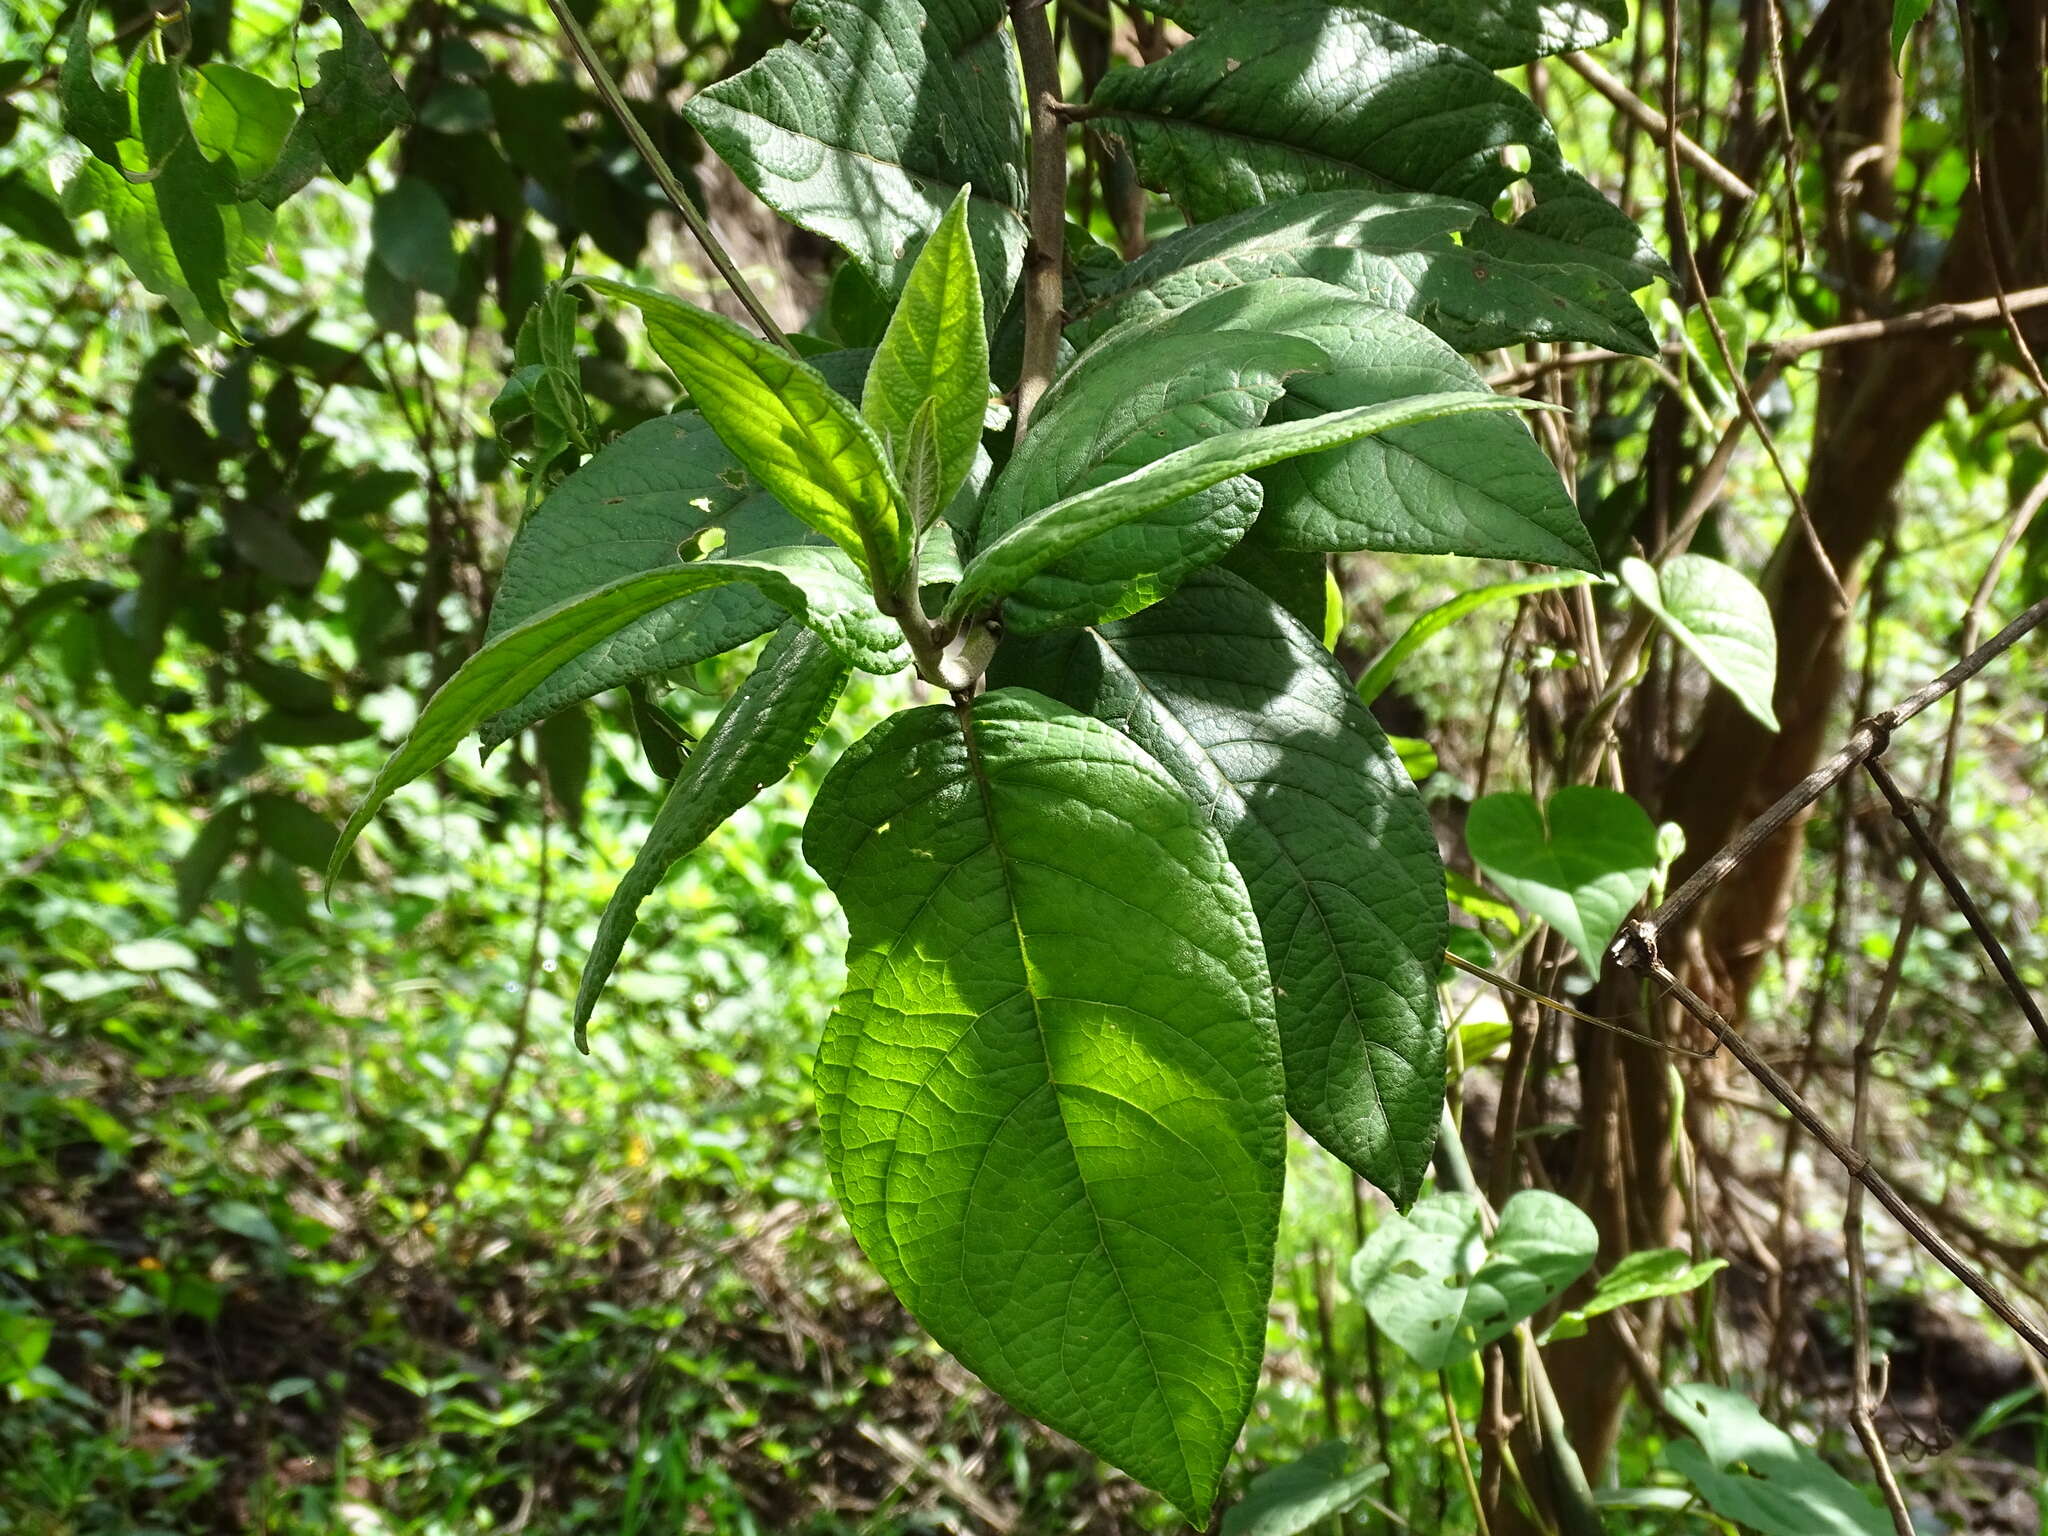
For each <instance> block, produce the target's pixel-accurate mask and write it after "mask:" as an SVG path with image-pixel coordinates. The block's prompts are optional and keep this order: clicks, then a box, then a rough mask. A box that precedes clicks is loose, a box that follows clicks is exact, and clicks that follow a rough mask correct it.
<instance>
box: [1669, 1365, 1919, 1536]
mask: <svg viewBox="0 0 2048 1536" xmlns="http://www.w3.org/2000/svg"><path fill="white" fill-rule="evenodd" d="M1664 1407H1665V1408H1666V1410H1668V1411H1669V1412H1670V1413H1671V1415H1672V1416H1673V1417H1674V1418H1676V1419H1677V1420H1678V1421H1679V1423H1681V1424H1683V1425H1684V1426H1685V1427H1686V1428H1687V1429H1689V1430H1691V1431H1692V1432H1693V1434H1694V1435H1695V1436H1697V1437H1698V1438H1697V1440H1674V1441H1672V1442H1671V1443H1670V1444H1669V1445H1667V1446H1666V1447H1665V1448H1664V1460H1665V1462H1666V1464H1667V1465H1669V1466H1670V1467H1671V1469H1672V1470H1673V1471H1674V1472H1676V1473H1678V1474H1679V1475H1680V1476H1681V1477H1683V1478H1685V1479H1686V1481H1688V1482H1689V1483H1691V1484H1692V1485H1693V1487H1695V1488H1697V1489H1698V1490H1699V1491H1700V1497H1701V1498H1703V1499H1705V1500H1706V1503H1707V1507H1708V1508H1710V1509H1712V1510H1713V1511H1714V1513H1715V1514H1717V1515H1720V1516H1721V1517H1722V1518H1724V1519H1726V1520H1731V1521H1735V1522H1738V1523H1740V1524H1741V1525H1742V1526H1743V1527H1744V1528H1745V1529H1747V1530H1751V1531H1756V1532H1758V1533H1760V1536H1890V1532H1891V1531H1892V1529H1893V1527H1892V1522H1891V1519H1890V1517H1889V1516H1887V1515H1886V1514H1885V1512H1884V1510H1883V1508H1882V1507H1881V1506H1880V1505H1879V1504H1878V1503H1877V1502H1876V1500H1875V1497H1874V1490H1866V1489H1864V1488H1862V1487H1859V1486H1858V1485H1857V1484H1855V1483H1852V1482H1850V1481H1849V1480H1848V1479H1847V1478H1846V1477H1844V1476H1842V1474H1841V1473H1839V1472H1837V1471H1836V1470H1835V1469H1834V1468H1833V1467H1831V1466H1829V1465H1828V1464H1827V1463H1826V1462H1825V1461H1822V1460H1821V1459H1820V1457H1819V1456H1817V1455H1815V1454H1814V1452H1813V1451H1811V1450H1809V1449H1808V1448H1807V1447H1806V1446H1804V1445H1801V1444H1800V1443H1799V1442H1798V1441H1797V1440H1794V1439H1793V1438H1792V1437H1791V1436H1790V1435H1788V1434H1786V1433H1785V1431H1784V1430H1782V1429H1780V1428H1778V1426H1777V1425H1775V1424H1773V1423H1771V1422H1770V1420H1768V1419H1766V1418H1765V1417H1764V1416H1763V1415H1762V1414H1761V1413H1759V1412H1757V1408H1756V1404H1754V1403H1752V1402H1751V1401H1749V1399H1748V1398H1746V1397H1744V1396H1742V1394H1741V1393H1739V1392H1731V1391H1729V1390H1728V1389H1727V1388H1726V1387H1715V1386H1709V1385H1707V1384H1705V1383H1703V1382H1693V1383H1689V1384H1683V1383H1682V1384H1680V1385H1677V1386H1671V1387H1666V1388H1665V1389H1664Z"/></svg>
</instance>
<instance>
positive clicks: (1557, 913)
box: [1465, 784, 1657, 969]
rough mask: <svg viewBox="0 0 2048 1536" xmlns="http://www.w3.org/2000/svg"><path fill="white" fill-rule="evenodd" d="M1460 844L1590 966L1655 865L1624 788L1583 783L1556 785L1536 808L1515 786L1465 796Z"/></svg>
mask: <svg viewBox="0 0 2048 1536" xmlns="http://www.w3.org/2000/svg"><path fill="white" fill-rule="evenodd" d="M1465 846H1466V847H1467V848H1468V849H1470V850H1471V853H1472V859H1473V862H1474V863H1476V864H1477V865H1478V866H1479V867H1480V868H1481V869H1483V870H1485V871H1486V874H1487V878H1488V879H1490V880H1492V881H1493V883H1494V884H1495V885H1497V886H1499V887H1500V888H1501V890H1503V891H1505V892H1506V893H1507V894H1508V896H1510V897H1511V898H1512V899H1514V900H1515V901H1518V902H1520V903H1521V904H1522V905H1523V906H1524V907H1527V908H1528V909H1529V910H1530V911H1531V912H1533V913H1535V914H1536V915H1537V916H1538V917H1540V918H1542V919H1543V921H1545V922H1546V923H1548V924H1550V926H1551V927H1553V928H1555V929H1556V930H1557V931H1558V932H1559V933H1561V934H1563V935H1564V937H1565V938H1567V939H1569V940H1570V941H1571V944H1572V947H1573V948H1574V949H1576V950H1577V951H1578V952H1579V958H1580V959H1581V960H1583V961H1584V962H1585V963H1586V964H1587V965H1588V966H1591V967H1593V968H1595V969H1597V968H1598V967H1599V965H1600V959H1601V956H1602V954H1603V953H1604V952H1605V950H1606V948H1607V944H1608V941H1609V940H1610V939H1612V938H1613V937H1614V934H1615V931H1616V930H1617V929H1618V928H1620V927H1621V921H1622V919H1623V918H1625V917H1627V916H1628V914H1629V909H1630V908H1631V907H1633V906H1634V905H1635V904H1636V903H1637V902H1638V901H1640V900H1642V898H1643V892H1645V891H1647V890H1648V889H1649V888H1650V877H1651V876H1652V875H1654V874H1655V873H1656V872H1657V828H1656V827H1655V826H1654V825H1653V824H1652V823H1651V821H1650V818H1649V815H1648V813H1647V812H1645V811H1644V810H1643V808H1642V807H1641V806H1640V805H1638V804H1636V802H1635V801H1633V800H1631V799H1630V798H1629V797H1628V796H1627V795H1624V794H1621V793H1620V792H1618V791H1616V790H1612V789H1599V788H1596V787H1594V786H1592V785H1587V784H1573V785H1568V786H1567V787H1565V788H1563V789H1560V790H1559V791H1558V792H1557V793H1556V794H1554V795H1552V796H1551V797H1550V803H1549V805H1547V806H1545V807H1542V808H1540V809H1539V808H1538V806H1537V804H1536V800H1535V797H1534V796H1533V795H1525V794H1521V793H1519V792H1516V793H1510V794H1499V795H1487V796H1485V797H1484V798H1483V799H1479V800H1475V801H1473V802H1472V809H1471V812H1470V814H1469V815H1468V816H1467V817H1466V818H1465Z"/></svg>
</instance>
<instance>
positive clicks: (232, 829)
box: [173, 805, 245, 923]
mask: <svg viewBox="0 0 2048 1536" xmlns="http://www.w3.org/2000/svg"><path fill="white" fill-rule="evenodd" d="M244 814H245V813H244V811H243V810H242V808H241V807H240V806H239V805H238V806H234V807H232V808H230V809H226V810H216V811H215V812H214V813H213V814H212V815H211V816H209V817H207V818H206V820H205V822H203V823H202V824H201V825H200V828H199V831H198V832H197V833H196V834H195V835H194V836H193V838H192V841H191V843H190V845H189V846H187V848H186V849H185V851H184V852H183V853H182V854H180V855H179V856H178V862H177V864H176V866H175V867H174V869H173V873H174V874H175V875H176V877H177V882H178V918H179V920H180V921H181V922H188V923H189V922H190V921H192V919H193V918H195V917H197V916H198V915H199V909H200V908H201V907H203V906H205V905H206V899H207V898H208V897H209V896H211V895H212V894H213V888H214V885H215V883H216V882H217V881H218V880H219V879H220V872H221V868H222V866H223V865H225V864H226V863H227V861H228V855H229V854H231V853H233V852H234V851H235V844H236V843H237V842H239V841H240V840H241V835H242V819H243V816H244Z"/></svg>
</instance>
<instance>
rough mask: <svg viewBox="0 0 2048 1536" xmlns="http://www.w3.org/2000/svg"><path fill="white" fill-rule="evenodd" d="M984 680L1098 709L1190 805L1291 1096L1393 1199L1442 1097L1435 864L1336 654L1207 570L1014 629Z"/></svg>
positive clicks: (1389, 757)
mask: <svg viewBox="0 0 2048 1536" xmlns="http://www.w3.org/2000/svg"><path fill="white" fill-rule="evenodd" d="M991 680H992V681H996V682H1002V683H1018V684H1022V685H1024V686H1026V687H1030V688H1036V689H1039V690H1040V691H1042V692H1045V693H1048V694H1051V695H1053V696H1055V697H1057V698H1059V699H1060V700H1061V701H1063V702H1065V703H1067V704H1071V705H1073V706H1074V707H1075V708H1076V709H1080V710H1084V711H1086V712H1087V713H1089V714H1091V715H1094V716H1095V717H1096V718H1098V719H1101V720H1106V721H1108V722H1109V723H1110V724H1112V725H1114V726H1116V727H1117V728H1118V729H1119V730H1121V731H1122V732H1123V733H1124V734H1125V735H1126V736H1128V737H1130V738H1131V740H1133V741H1134V742H1136V743H1137V744H1138V745H1139V746H1140V747H1141V748H1143V749H1144V750H1145V752H1146V753H1148V754H1149V755H1150V756H1151V757H1152V759H1153V760H1154V761H1156V762H1157V763H1158V764H1159V765H1160V767H1162V768H1164V769H1165V770H1166V771H1167V772H1168V773H1170V774H1171V775H1173V777H1174V778H1175V780H1177V781H1178V782H1179V784H1180V785H1181V787H1182V788H1183V789H1185V790H1186V791H1187V793H1188V795H1189V797H1190V798H1191V799H1192V800H1193V801H1194V802H1195V804H1197V805H1199V806H1201V807H1202V808H1203V810H1204V812H1205V813H1206V814H1207V815H1208V817H1209V819H1210V822H1211V824H1212V825H1213V826H1214V827H1215V828H1216V831H1217V832H1218V834H1219V835H1220V836H1221V837H1222V838H1223V843H1224V847H1225V848H1226V849H1227V850H1228V851H1229V854H1230V860H1231V862H1232V863H1233V864H1234V865H1236V866H1237V870H1238V872H1239V874H1240V875H1242V876H1243V878H1244V882H1245V885H1246V887H1247V889H1248V890H1249V891H1250V893H1251V898H1252V907H1253V909H1254V911H1255V912H1256V913H1257V915H1258V920H1259V930H1260V933H1261V935H1262V936H1263V939H1264V945H1265V952H1266V964H1267V967H1268V969H1269V970H1270V971H1271V973H1272V977H1273V985H1274V988H1275V991H1276V1002H1275V1005H1274V1006H1275V1012H1276V1015H1277V1018H1278V1024H1279V1030H1280V1050H1281V1056H1282V1059H1283V1061H1284V1063H1285V1066H1286V1072H1287V1106H1288V1108H1289V1110H1290V1111H1292V1113H1293V1115H1294V1118H1295V1120H1296V1121H1297V1122H1299V1123H1300V1125H1301V1127H1302V1128H1303V1129H1304V1130H1306V1131H1307V1132H1308V1133H1309V1134H1310V1135H1311V1136H1313V1137H1315V1139H1316V1140H1317V1141H1319V1142H1321V1143H1322V1145H1323V1146H1324V1147H1326V1148H1328V1149H1329V1151H1330V1152H1332V1153H1333V1154H1335V1155H1336V1156H1337V1157H1339V1158H1341V1159H1342V1160H1343V1161H1344V1162H1345V1163H1347V1164H1348V1165H1349V1166H1350V1167H1351V1168H1353V1169H1354V1170H1356V1171H1357V1172H1358V1173H1359V1174H1361V1175H1363V1176H1364V1177H1365V1178H1367V1179H1370V1180H1371V1181H1372V1182H1373V1183H1374V1184H1375V1185H1377V1186H1378V1187H1379V1188H1381V1189H1383V1190H1385V1191H1386V1193H1387V1194H1388V1196H1389V1197H1390V1198H1391V1199H1393V1200H1394V1201H1395V1203H1396V1204H1399V1205H1405V1204H1407V1203H1408V1202H1409V1201H1410V1200H1412V1199H1414V1198H1415V1195H1416V1192H1417V1191H1418V1190H1419V1189H1420V1188H1421V1186H1422V1176H1423V1173H1424V1171H1425V1170H1426V1169H1427V1168H1428V1166H1429V1155H1430V1151H1431V1149H1432V1148H1433V1147H1434V1146H1435V1145H1436V1130H1437V1121H1438V1117H1439V1115H1440V1113H1441V1110H1442V1105H1443V1090H1444V1031H1443V1026H1442V1023H1441V1022H1440V1021H1439V1019H1438V1016H1437V999H1436V969H1437V963H1438V960H1439V959H1440V957H1441V956H1442V954H1443V950H1444V940H1445V937H1446V932H1447V917H1446V913H1445V908H1444V884H1443V868H1442V865H1441V863H1440V861H1439V860H1438V858H1437V851H1436V838H1435V835H1434V834H1433V833H1432V832H1431V831H1430V826H1429V815H1428V813H1427V812H1426V811H1425V810H1424V809H1423V805H1422V798H1421V796H1420V795H1419V794H1417V793H1416V789H1415V785H1414V783H1413V782H1412V781H1411V780H1410V779H1409V777H1408V775H1407V774H1406V773H1405V772H1404V771H1403V770H1402V768H1401V765H1400V763H1399V762H1398V761H1396V760H1395V757H1394V755H1393V753H1392V752H1391V751H1390V750H1389V749H1388V747H1387V742H1386V737H1385V736H1384V735H1383V734H1382V733H1381V731H1380V728H1379V725H1378V723H1377V722H1375V721H1374V720H1373V718H1372V715H1371V714H1370V712H1368V711H1367V710H1366V708H1365V706H1364V705H1362V704H1360V703H1359V702H1358V700H1357V698H1356V697H1355V696H1354V695H1353V693H1352V691H1351V685H1350V680H1349V678H1347V677H1346V676H1345V674H1344V672H1343V669H1342V668H1340V667H1339V666H1338V665H1337V663H1336V660H1335V659H1334V658H1333V657H1332V656H1331V655H1330V653H1329V652H1328V651H1326V650H1324V649H1323V647H1322V645H1321V643H1320V641H1319V640H1318V639H1317V637H1316V636H1315V635H1314V634H1313V633H1311V632H1310V631H1308V630H1306V629H1304V628H1302V627H1301V625H1299V624H1298V623H1296V622H1295V621H1294V620H1293V619H1291V618H1289V617H1288V616H1287V615H1286V614H1285V613H1283V612H1282V611H1281V610H1280V609H1279V608H1278V607H1277V606H1276V605H1275V604H1274V603H1273V601H1272V599H1270V598H1268V597H1267V596H1266V595H1265V594H1264V593H1262V592H1259V591H1257V590H1256V589H1254V588H1252V587H1250V586H1248V585H1247V584H1246V583H1244V582H1242V581H1240V580H1239V579H1238V578H1237V577H1235V576H1232V575H1230V574H1229V573H1228V572H1224V571H1216V570H1209V571H1202V572H1198V573H1197V574H1196V575H1195V576H1193V577H1192V578H1190V580H1189V581H1188V583H1187V585H1185V586H1184V587H1182V588H1181V590H1180V591H1179V592H1177V593H1175V594H1174V595H1173V596H1172V597H1170V598H1168V599H1167V600H1166V601H1164V602H1162V603H1159V604H1157V605H1156V606H1154V607H1151V608H1147V609H1146V610H1145V611H1144V612H1142V613H1140V614H1138V615H1137V616H1136V617H1134V618H1130V619H1126V620H1124V621H1123V622H1122V623H1120V624H1111V625H1107V626H1105V627H1103V628H1101V629H1099V630H1097V629H1089V630H1081V631H1073V630H1069V631H1064V632H1062V633H1059V634H1055V635H1051V636H1048V637H1047V638H1046V639H1044V640H1042V641H1039V642H1036V643H1030V642H1024V643H1020V642H1019V641H1017V640H1016V639H1012V640H1010V641H1009V642H1007V643H1006V644H1005V645H1004V646H1003V648H1002V649H1001V650H999V651H998V652H997V653H996V662H995V667H994V670H993V672H992V673H991Z"/></svg>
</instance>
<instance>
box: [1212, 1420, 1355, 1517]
mask: <svg viewBox="0 0 2048 1536" xmlns="http://www.w3.org/2000/svg"><path fill="white" fill-rule="evenodd" d="M1350 1459H1351V1448H1350V1447H1349V1446H1348V1445H1345V1444H1344V1443H1343V1442H1342V1441H1340V1440H1332V1441H1330V1442H1329V1443H1328V1444H1326V1445H1319V1446H1317V1447H1316V1448H1315V1449H1314V1450H1312V1451H1310V1452H1309V1453H1308V1454H1307V1455H1305V1456H1303V1457H1302V1458H1301V1459H1300V1460H1299V1461H1290V1462H1287V1463H1285V1464H1284V1465H1282V1466H1277V1467H1273V1468H1270V1469H1268V1470H1267V1471H1264V1472H1261V1473H1260V1474H1259V1475H1258V1476H1257V1477H1255V1478H1253V1479H1252V1481H1251V1486H1250V1487H1248V1488H1246V1489H1245V1491H1244V1497H1243V1498H1242V1499H1239V1500H1238V1501H1237V1503H1236V1504H1234V1505H1232V1506H1231V1507H1230V1509H1229V1510H1228V1511H1226V1512H1225V1513H1224V1516H1223V1536H1303V1533H1304V1532H1307V1531H1310V1530H1313V1529H1314V1528H1315V1527H1316V1525H1317V1524H1318V1523H1320V1522H1322V1521H1325V1520H1329V1519H1330V1518H1331V1517H1333V1516H1335V1515H1341V1514H1343V1513H1344V1511H1345V1510H1347V1509H1350V1508H1352V1507H1353V1506H1354V1505H1356V1504H1357V1503H1358V1501H1359V1500H1360V1499H1363V1498H1364V1497H1365V1495H1366V1493H1367V1491H1368V1490H1370V1489H1371V1488H1372V1486H1373V1484H1375V1483H1377V1482H1379V1481H1380V1480H1381V1479H1382V1478H1384V1477H1385V1476H1386V1475H1387V1469H1386V1467H1385V1466H1371V1467H1367V1468H1366V1469H1365V1470H1364V1471H1362V1472H1346V1471H1345V1470H1344V1466H1345V1463H1346V1462H1348V1461H1349V1460H1350Z"/></svg>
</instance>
